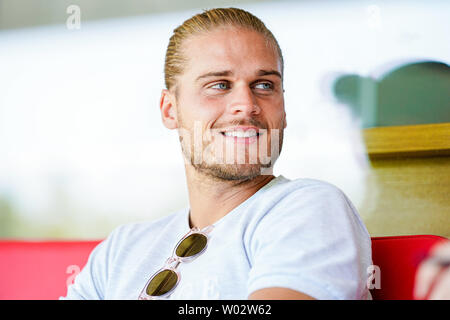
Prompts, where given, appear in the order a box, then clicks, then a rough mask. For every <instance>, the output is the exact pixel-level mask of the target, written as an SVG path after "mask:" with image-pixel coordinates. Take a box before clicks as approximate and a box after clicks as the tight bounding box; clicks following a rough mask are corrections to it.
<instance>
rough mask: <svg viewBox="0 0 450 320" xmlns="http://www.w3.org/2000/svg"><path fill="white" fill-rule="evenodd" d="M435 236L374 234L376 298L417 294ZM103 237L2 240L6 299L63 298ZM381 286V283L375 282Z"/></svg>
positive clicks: (0, 273) (1, 293) (0, 285)
mask: <svg viewBox="0 0 450 320" xmlns="http://www.w3.org/2000/svg"><path fill="white" fill-rule="evenodd" d="M444 239H445V238H442V237H438V236H431V235H420V236H397V237H377V238H372V255H373V262H374V265H377V266H378V267H379V271H380V274H379V276H380V277H379V280H381V281H380V282H379V283H378V284H379V285H381V288H380V289H376V288H374V289H373V290H371V293H372V297H373V298H374V299H375V300H391V299H406V300H409V299H413V287H414V278H415V273H416V269H417V267H418V265H419V263H420V261H422V260H423V259H424V258H425V257H426V255H427V253H428V251H429V249H430V248H431V246H433V245H434V244H436V243H437V242H440V241H443V240H444ZM99 242H100V241H45V242H29V241H0V299H43V300H46V299H58V298H59V297H60V296H65V295H66V292H67V285H68V284H69V283H70V282H71V281H73V279H74V277H75V276H76V275H77V273H78V272H79V270H81V269H82V268H83V267H84V265H85V264H86V262H87V259H88V256H89V254H90V252H91V251H92V250H93V248H94V247H95V246H96V245H97V244H98V243H99ZM375 285H376V283H375Z"/></svg>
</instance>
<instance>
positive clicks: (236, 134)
mask: <svg viewBox="0 0 450 320" xmlns="http://www.w3.org/2000/svg"><path fill="white" fill-rule="evenodd" d="M221 134H222V135H223V136H225V137H231V138H253V137H259V136H260V135H262V133H260V132H256V131H254V130H247V131H222V132H221Z"/></svg>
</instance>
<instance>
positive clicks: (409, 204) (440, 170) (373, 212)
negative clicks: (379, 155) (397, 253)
mask: <svg viewBox="0 0 450 320" xmlns="http://www.w3.org/2000/svg"><path fill="white" fill-rule="evenodd" d="M371 163H372V169H371V172H370V174H369V176H368V178H367V189H366V190H367V192H366V197H365V201H364V202H363V204H362V206H361V207H360V208H359V211H360V214H361V216H362V218H363V220H364V222H365V224H366V226H367V229H368V230H369V232H370V234H371V236H392V235H409V234H434V235H440V236H444V237H450V157H435V158H432V157H426V158H403V159H402V158H400V159H378V160H372V161H371Z"/></svg>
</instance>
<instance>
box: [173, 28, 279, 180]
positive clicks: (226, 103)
mask: <svg viewBox="0 0 450 320" xmlns="http://www.w3.org/2000/svg"><path fill="white" fill-rule="evenodd" d="M183 54H184V56H185V58H186V60H187V65H186V66H185V70H184V72H183V74H182V75H180V76H179V77H177V84H176V97H175V96H174V99H173V100H174V101H176V102H175V103H174V104H175V106H176V122H177V127H178V129H179V135H180V141H181V145H182V150H183V154H184V156H185V158H186V160H187V161H188V162H189V163H190V164H191V165H193V166H194V167H195V168H196V169H197V170H199V171H201V172H203V173H205V174H208V175H210V176H214V177H216V178H220V179H225V180H244V179H252V178H254V177H256V176H259V175H261V174H262V173H263V172H262V170H263V169H264V168H270V167H272V166H273V164H274V162H275V161H276V159H277V158H278V154H279V152H280V151H281V147H282V141H283V130H284V128H285V127H286V120H285V111H284V97H283V87H282V79H281V72H282V71H281V68H282V67H281V62H280V59H279V56H278V53H277V51H276V49H275V47H274V46H272V45H269V44H268V43H267V41H266V39H265V38H264V37H263V36H262V35H261V34H259V33H257V32H255V31H250V30H246V29H242V28H239V29H238V28H233V27H228V28H220V29H216V30H214V31H212V32H209V33H205V34H201V35H196V36H192V37H190V38H189V39H187V40H186V42H185V43H184V51H183Z"/></svg>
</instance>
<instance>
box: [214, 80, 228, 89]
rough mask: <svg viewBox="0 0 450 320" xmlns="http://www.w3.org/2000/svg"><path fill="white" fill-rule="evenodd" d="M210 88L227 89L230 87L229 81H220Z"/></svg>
mask: <svg viewBox="0 0 450 320" xmlns="http://www.w3.org/2000/svg"><path fill="white" fill-rule="evenodd" d="M210 88H212V89H219V90H225V89H228V83H226V82H219V83H216V84H215V85H213V86H211V87H210Z"/></svg>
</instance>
